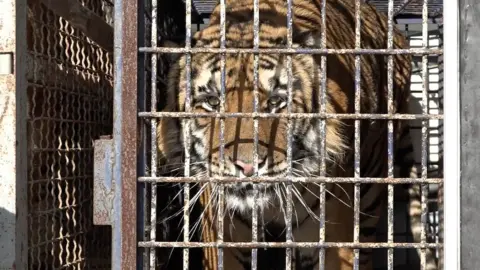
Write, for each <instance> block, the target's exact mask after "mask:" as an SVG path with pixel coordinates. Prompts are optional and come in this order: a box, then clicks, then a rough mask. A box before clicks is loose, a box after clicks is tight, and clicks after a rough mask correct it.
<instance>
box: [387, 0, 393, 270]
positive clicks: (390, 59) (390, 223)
mask: <svg viewBox="0 0 480 270" xmlns="http://www.w3.org/2000/svg"><path fill="white" fill-rule="evenodd" d="M392 48H393V0H389V1H388V37H387V49H392ZM387 72H388V74H387V83H388V90H387V92H388V93H387V98H388V105H387V107H388V113H389V114H392V113H393V112H392V109H393V55H389V56H388V68H387ZM387 126H388V140H387V141H388V177H391V178H393V177H394V175H393V157H394V152H393V151H394V147H393V121H392V120H388V123H387ZM393 194H394V186H393V185H388V207H387V208H388V211H387V212H388V213H387V222H388V229H387V241H388V243H393V217H394V215H393V214H394V205H393ZM387 255H388V257H387V265H388V270H393V248H389V249H388V251H387Z"/></svg>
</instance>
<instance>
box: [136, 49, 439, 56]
mask: <svg viewBox="0 0 480 270" xmlns="http://www.w3.org/2000/svg"><path fill="white" fill-rule="evenodd" d="M139 51H140V52H143V53H193V54H194V53H219V54H220V53H230V54H237V53H262V54H277V53H280V54H357V55H361V54H368V55H370V54H385V55H396V54H410V55H412V54H413V55H441V54H443V50H442V49H423V48H418V49H310V48H292V49H287V48H259V49H254V48H225V49H221V48H191V49H187V48H167V47H140V49H139Z"/></svg>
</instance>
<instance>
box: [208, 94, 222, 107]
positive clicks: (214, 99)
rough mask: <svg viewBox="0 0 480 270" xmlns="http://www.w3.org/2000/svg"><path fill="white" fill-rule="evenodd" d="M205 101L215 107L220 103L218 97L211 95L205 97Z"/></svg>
mask: <svg viewBox="0 0 480 270" xmlns="http://www.w3.org/2000/svg"><path fill="white" fill-rule="evenodd" d="M207 102H208V104H209V105H210V106H212V107H217V106H218V105H219V104H220V99H219V98H218V97H214V96H211V97H208V98H207Z"/></svg>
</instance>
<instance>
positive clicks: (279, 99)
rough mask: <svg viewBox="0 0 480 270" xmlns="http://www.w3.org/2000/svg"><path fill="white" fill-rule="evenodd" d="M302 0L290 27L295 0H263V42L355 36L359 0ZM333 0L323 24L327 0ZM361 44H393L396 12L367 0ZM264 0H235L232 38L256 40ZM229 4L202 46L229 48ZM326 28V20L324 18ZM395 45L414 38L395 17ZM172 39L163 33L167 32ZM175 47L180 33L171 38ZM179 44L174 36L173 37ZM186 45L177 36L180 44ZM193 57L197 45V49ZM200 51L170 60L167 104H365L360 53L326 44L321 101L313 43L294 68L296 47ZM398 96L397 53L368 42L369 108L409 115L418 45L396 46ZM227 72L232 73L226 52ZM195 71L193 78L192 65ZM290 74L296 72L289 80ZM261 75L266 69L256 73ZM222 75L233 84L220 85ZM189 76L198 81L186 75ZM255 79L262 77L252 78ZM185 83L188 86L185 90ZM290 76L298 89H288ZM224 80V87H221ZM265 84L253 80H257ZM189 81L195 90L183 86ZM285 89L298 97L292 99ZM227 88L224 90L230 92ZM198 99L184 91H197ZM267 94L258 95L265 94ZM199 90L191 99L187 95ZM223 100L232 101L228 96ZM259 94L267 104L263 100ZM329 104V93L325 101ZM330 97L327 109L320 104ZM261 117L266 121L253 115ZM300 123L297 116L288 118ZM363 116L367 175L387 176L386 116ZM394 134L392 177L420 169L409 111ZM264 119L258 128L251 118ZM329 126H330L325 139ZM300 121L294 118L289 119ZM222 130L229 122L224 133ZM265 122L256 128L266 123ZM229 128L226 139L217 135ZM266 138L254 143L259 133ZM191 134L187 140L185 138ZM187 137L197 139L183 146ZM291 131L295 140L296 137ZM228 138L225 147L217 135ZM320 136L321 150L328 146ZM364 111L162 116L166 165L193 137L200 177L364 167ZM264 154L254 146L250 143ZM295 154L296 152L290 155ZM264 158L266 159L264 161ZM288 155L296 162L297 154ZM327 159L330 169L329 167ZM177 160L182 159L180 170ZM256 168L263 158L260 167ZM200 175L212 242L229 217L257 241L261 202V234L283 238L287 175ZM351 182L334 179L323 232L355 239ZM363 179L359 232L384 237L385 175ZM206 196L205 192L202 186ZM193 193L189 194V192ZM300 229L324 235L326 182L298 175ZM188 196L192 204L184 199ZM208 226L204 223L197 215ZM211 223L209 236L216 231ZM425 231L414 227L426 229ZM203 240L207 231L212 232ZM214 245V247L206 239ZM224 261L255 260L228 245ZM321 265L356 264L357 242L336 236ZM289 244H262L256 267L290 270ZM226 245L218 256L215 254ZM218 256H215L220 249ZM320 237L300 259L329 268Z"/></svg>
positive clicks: (304, 44)
mask: <svg viewBox="0 0 480 270" xmlns="http://www.w3.org/2000/svg"><path fill="white" fill-rule="evenodd" d="M324 1H326V2H325V3H323V2H322V0H292V33H291V36H290V35H289V30H288V27H287V18H288V6H287V1H285V0H259V1H258V7H259V29H258V45H259V48H263V49H278V48H288V46H289V37H291V41H292V42H291V44H290V45H291V47H292V48H294V49H301V48H307V49H308V48H321V47H322V32H323V31H322V30H325V34H326V36H325V42H326V48H328V49H353V48H355V45H356V42H355V40H356V39H355V36H356V35H355V26H356V21H355V11H356V7H355V1H354V0H324ZM323 4H325V6H324V8H325V11H326V14H325V16H326V17H325V25H323V23H322V5H323ZM360 12H361V19H360V20H361V29H360V38H361V43H360V47H361V48H363V49H386V48H387V42H388V37H387V33H388V20H387V16H386V15H385V14H383V13H381V12H379V11H378V10H377V9H376V8H375V7H374V6H372V5H370V4H368V3H362V4H361V5H360ZM253 14H254V5H253V1H252V0H226V1H225V24H224V27H225V39H224V45H225V47H226V48H250V49H251V48H253V47H254V45H255V30H254V15H253ZM221 17H222V16H221V5H220V4H217V6H216V7H215V9H214V10H213V12H212V14H211V16H210V19H209V22H208V24H207V25H206V26H205V28H203V29H202V30H200V31H198V32H196V33H195V35H194V36H193V39H192V43H191V46H192V47H193V48H221V46H222V39H221V33H222V28H221V25H222V24H221ZM324 28H325V29H324ZM392 31H393V32H392V33H393V46H392V48H393V49H405V48H408V42H407V40H406V38H405V36H404V35H403V34H402V33H401V32H400V30H399V29H397V28H396V27H393V30H392ZM164 44H167V43H164ZM168 44H170V45H172V43H168ZM172 46H173V45H172ZM178 46H180V45H178ZM187 57H190V58H188V59H187ZM223 57H224V58H223V60H222V55H221V54H218V53H213V52H208V51H205V52H198V53H194V54H191V55H190V56H186V55H184V54H180V55H177V56H175V58H174V59H173V60H172V61H173V65H172V66H171V67H170V70H169V74H168V81H167V87H166V91H165V93H164V95H165V97H164V98H165V101H164V103H165V105H164V107H163V108H162V110H161V111H162V112H185V111H190V112H193V113H218V112H220V111H224V112H225V113H252V112H255V111H257V112H259V113H271V114H277V113H286V112H290V113H292V114H296V113H318V112H322V111H324V112H326V113H328V114H346V113H350V114H351V113H355V111H356V108H355V99H356V87H355V74H356V68H355V62H356V61H355V55H353V54H349V53H342V54H327V55H326V56H325V58H326V63H327V64H326V72H325V76H326V78H325V83H326V87H325V88H326V93H325V103H322V102H321V101H322V100H321V99H322V98H321V96H322V95H321V81H322V72H321V59H322V55H320V54H314V53H299V54H291V58H290V59H291V62H290V63H291V68H292V70H291V71H292V74H289V68H288V63H287V62H288V61H289V59H288V56H287V55H286V54H281V53H276V52H269V53H259V54H258V62H257V63H258V73H255V71H254V66H255V59H256V58H255V54H254V53H251V52H238V53H237V52H231V53H230V52H227V53H225V54H224V56H223ZM392 58H393V66H392V69H393V70H392V73H393V101H392V103H391V104H390V108H389V105H388V102H387V98H388V92H389V91H388V78H387V74H388V72H387V71H388V70H387V56H386V55H380V54H362V55H361V56H360V61H359V65H360V68H361V72H360V82H359V83H360V85H359V87H358V88H359V91H358V93H357V94H358V97H359V98H360V100H359V102H358V104H359V108H357V109H358V110H359V112H360V113H363V114H387V113H393V114H395V113H400V114H401V113H408V103H409V99H410V97H409V96H410V92H409V87H410V75H411V72H412V67H411V56H410V55H409V54H394V55H393V56H392ZM223 61H224V64H225V70H224V73H223V75H222V70H223V69H222V62H223ZM188 63H190V66H191V69H190V72H189V73H190V76H189V78H187V73H188V69H187V68H186V67H187V64H188ZM289 75H293V76H292V77H291V80H292V81H291V82H289ZM256 76H258V77H256ZM222 77H223V78H224V79H225V82H224V83H225V85H224V86H223V87H222ZM187 79H190V81H187ZM255 82H257V84H256V85H255ZM187 88H188V89H187ZM290 88H291V92H289V89H290ZM222 89H223V90H224V92H223V95H222ZM255 89H256V90H257V91H254V90H255ZM187 91H189V92H188V93H189V94H188V93H187ZM289 93H290V94H291V103H290V104H291V105H290V106H289V104H288V103H289V102H288V101H289ZM222 96H223V98H222ZM187 97H188V98H187ZM256 97H257V98H256ZM186 101H189V102H190V103H189V104H186ZM223 101H224V103H223V104H222V102H223ZM255 101H258V102H257V104H256V105H257V106H256V108H255V104H254V103H255ZM322 104H324V105H322ZM323 106H325V107H324V108H322V107H323ZM255 121H256V123H255ZM289 121H290V124H289ZM358 121H359V123H360V124H359V135H360V136H359V138H360V140H359V149H360V153H359V156H360V164H357V165H358V167H359V171H357V173H358V174H359V175H360V176H361V177H388V174H389V173H388V172H389V170H388V169H389V168H388V167H389V166H388V162H387V161H388V158H387V157H388V154H389V153H388V152H389V151H388V143H387V140H388V137H387V130H388V124H387V123H388V122H387V120H385V119H365V118H363V119H361V120H358ZM392 123H393V135H394V136H393V140H394V147H395V149H394V153H395V154H394V164H393V165H394V169H395V170H394V176H395V177H401V178H403V177H411V176H412V174H414V173H415V165H414V160H413V157H412V151H413V150H412V149H413V146H412V142H411V136H410V131H409V125H408V122H407V121H402V120H392ZM256 124H258V126H257V127H258V128H255V125H256ZM322 125H324V127H325V130H324V131H325V132H324V135H325V138H324V140H325V141H324V142H325V143H324V144H322V143H321V142H322V138H321V134H322ZM289 127H290V129H289ZM222 129H223V133H222ZM255 131H258V132H257V133H258V134H255V133H256V132H255ZM221 133H222V135H223V136H222V138H221V136H220V135H221ZM256 136H257V138H258V141H257V142H258V143H257V144H256V143H255V141H256V140H255V137H256ZM187 137H188V138H187ZM186 142H189V144H188V145H187V144H186ZM289 142H290V143H291V148H290V149H289V147H288V143H289ZM221 144H223V147H222V146H221ZM322 145H324V148H323V147H322ZM354 146H355V120H354V119H351V118H339V117H326V118H315V117H303V118H302V117H293V118H291V119H290V120H289V119H287V118H282V117H276V118H268V117H261V118H257V119H256V120H255V119H253V118H252V117H250V118H248V117H244V118H240V117H239V118H236V117H226V118H223V120H222V119H220V118H218V117H217V118H211V117H210V118H208V117H195V118H192V119H190V120H186V119H181V118H174V117H161V118H160V119H159V121H158V125H157V149H158V154H159V160H160V164H161V165H160V166H161V167H163V168H167V167H168V168H169V169H166V170H165V171H166V172H169V171H172V170H175V171H176V173H177V174H178V173H179V171H182V170H183V167H182V166H185V164H184V158H185V154H184V153H185V149H189V152H190V163H189V169H190V175H189V176H194V177H218V176H225V177H239V178H248V177H252V176H254V175H258V176H259V177H262V176H263V177H265V176H267V177H277V178H285V177H288V176H294V177H318V176H322V175H321V171H324V173H325V176H327V177H344V178H348V177H354V176H355V166H354V165H355V151H354V148H355V147H354ZM255 148H256V150H257V157H256V158H254V153H253V152H254V150H255ZM289 153H290V154H289ZM254 160H257V162H258V163H257V164H254ZM289 160H291V165H292V166H291V167H290V164H288V163H289ZM322 160H325V162H324V163H325V167H324V169H322V168H321V166H322V165H321V164H322ZM172 168H174V169H172ZM256 168H258V170H257V169H256ZM195 185H196V186H199V187H200V188H198V190H197V191H196V192H197V193H195V195H192V196H193V197H192V200H194V199H195V200H197V199H199V198H200V199H199V201H200V204H201V205H202V207H203V211H204V212H203V213H202V222H203V223H202V224H203V225H202V226H203V228H202V230H203V231H204V232H205V235H209V236H208V238H209V239H210V242H211V241H213V242H214V241H217V240H218V239H219V238H218V235H217V233H216V232H217V231H218V230H219V229H220V228H219V227H217V225H218V219H219V218H222V219H223V220H224V222H223V228H221V229H222V230H223V238H222V239H221V240H222V241H223V242H250V241H252V239H253V238H252V213H253V209H254V204H255V203H256V205H257V206H256V207H257V210H258V211H257V214H258V224H257V225H258V226H257V228H258V239H257V240H258V241H264V242H285V241H286V240H287V239H286V231H287V227H288V226H287V220H288V219H287V218H286V214H287V203H288V202H287V200H288V197H287V186H288V183H272V182H255V183H254V182H237V183H234V182H233V183H231V182H228V183H221V184H220V183H196V184H195ZM354 186H355V184H351V183H332V182H327V183H325V190H326V192H325V207H324V211H325V224H324V225H325V227H324V232H325V238H324V239H323V240H324V241H326V242H352V241H354V236H355V233H354V231H355V228H354V203H353V198H354V196H355V194H354V192H355V188H354ZM359 186H360V188H359V189H360V211H359V212H360V215H359V228H358V232H359V236H358V240H359V242H375V239H376V233H375V232H376V227H377V224H378V220H379V217H380V214H381V211H382V208H383V207H384V206H385V203H386V185H384V184H371V183H362V184H360V185H359ZM220 188H224V202H225V209H224V212H220V213H218V212H219V211H217V210H218V207H219V206H220V202H219V194H220V192H219V191H220ZM205 194H207V195H205ZM192 203H193V202H192ZM291 204H292V218H291V223H292V224H291V238H292V239H290V240H292V241H295V242H312V241H313V242H317V241H319V239H320V229H319V228H320V221H321V218H320V217H319V212H320V207H321V205H320V203H319V184H318V183H312V182H292V183H291ZM186 207H188V206H186ZM196 225H198V223H196ZM212 235H213V236H212ZM417 237H418V236H417ZM204 239H205V238H204ZM204 250H206V249H204ZM222 250H223V265H224V268H225V269H228V270H237V269H238V270H240V269H251V261H252V256H251V250H250V249H247V248H232V247H225V248H223V249H222ZM324 252H325V253H324V256H325V257H324V263H325V264H324V268H322V269H328V270H332V269H339V270H340V269H341V270H347V269H353V268H354V261H355V257H356V255H355V251H354V250H353V249H351V248H348V247H328V248H326V249H325V251H324ZM285 254H286V253H285V249H280V248H259V249H258V257H257V258H258V260H257V266H258V269H262V270H263V269H285V268H286V260H285V259H283V258H285ZM371 254H372V250H371V249H364V248H362V249H360V251H359V260H358V263H359V269H365V270H366V269H373V259H372V255H371ZM215 256H217V255H215ZM215 256H213V257H212V256H210V257H209V258H210V260H217V259H218V257H215ZM320 263H321V262H320V257H319V249H318V248H297V247H296V248H293V249H292V258H291V264H292V269H320ZM204 269H216V265H215V263H212V262H204Z"/></svg>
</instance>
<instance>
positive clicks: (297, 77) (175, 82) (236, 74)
mask: <svg viewBox="0 0 480 270" xmlns="http://www.w3.org/2000/svg"><path fill="white" fill-rule="evenodd" d="M261 12H262V11H261ZM229 13H230V14H229ZM214 14H215V13H214ZM242 14H243V13H242V11H241V10H240V11H238V10H227V16H226V18H227V28H226V47H227V48H253V38H254V36H253V27H252V22H251V17H252V16H251V15H249V16H246V15H245V14H243V15H244V16H243V17H242ZM252 14H253V13H252ZM271 16H274V15H271V14H270V17H271ZM270 17H269V13H265V14H261V16H260V18H263V20H265V21H263V22H262V23H261V27H260V31H259V37H260V47H261V48H285V47H286V44H287V43H286V40H287V39H286V37H287V28H286V27H281V26H277V25H272V24H271V23H267V20H268V19H269V18H270ZM284 18H285V17H284ZM274 19H275V20H278V17H274V18H270V20H274ZM217 20H219V18H217V17H215V16H212V18H211V21H210V25H209V26H207V27H206V28H205V29H203V30H202V31H200V32H197V33H196V35H195V37H194V38H195V45H194V46H195V47H210V48H219V47H220V28H219V23H218V21H217ZM285 21H286V20H285ZM283 24H285V23H284V22H283ZM279 25H280V24H279ZM315 36H316V34H315V32H313V31H312V32H303V33H300V34H295V35H294V36H293V46H294V47H311V46H316V45H318V44H317V43H318V42H317V40H316V39H315ZM317 58H319V56H314V55H308V54H296V55H293V56H292V70H293V77H292V78H291V79H292V82H291V83H292V103H291V112H292V113H313V112H319V111H320V107H319V104H320V103H319V96H320V95H319V89H320V77H319V76H320V65H319V61H318V59H317ZM258 59H259V60H258V104H257V111H258V112H264V113H286V112H287V99H288V94H287V85H288V76H287V73H288V72H287V69H288V66H287V56H286V55H280V54H261V55H259V57H258ZM186 64H187V63H186V56H181V57H179V59H178V60H177V61H176V63H175V65H174V66H173V67H172V68H171V70H170V74H169V81H168V90H167V105H166V108H165V109H164V111H170V112H184V111H185V110H186V104H185V98H186V91H187V87H188V83H187V80H186V78H187V70H186ZM221 71H222V69H221V55H220V54H212V53H197V54H192V55H191V83H190V89H191V104H190V108H191V112H196V113H205V112H219V111H220V106H221V89H222V79H221V77H222V75H221V74H222V73H221ZM254 81H255V80H254V55H253V54H250V53H238V54H227V55H226V56H225V88H224V90H225V103H224V110H225V112H227V113H252V112H254V100H255V98H254V88H255V85H254ZM335 99H336V100H337V101H338V100H342V99H345V97H343V96H342V93H338V94H337V96H336V97H335ZM329 100H331V93H328V94H327V106H326V111H327V112H334V111H338V110H346V107H345V106H344V105H343V104H340V105H339V104H331V102H329ZM334 107H335V108H334ZM221 128H222V127H221V120H220V119H219V118H216V119H215V118H194V119H192V120H191V121H190V124H187V121H186V120H182V119H177V118H162V119H161V120H160V123H159V126H158V146H159V150H160V153H161V154H162V156H163V157H164V158H165V159H166V160H167V164H168V163H169V162H170V163H172V164H173V163H175V164H180V163H181V159H182V157H183V151H184V147H185V134H186V131H187V130H188V131H189V133H190V135H191V139H190V143H191V145H190V149H191V151H190V152H191V164H192V165H191V169H192V173H191V175H202V176H220V175H223V176H233V177H250V176H253V175H254V168H255V164H254V163H253V162H254V141H255V134H254V130H255V128H254V119H253V118H225V119H224V134H223V136H221V135H222V134H221ZM320 134H321V133H320V120H319V119H292V173H293V175H296V176H316V175H318V172H319V170H320V164H321V162H320V157H321V151H322V150H321V148H320V145H321V143H320V142H321V138H320ZM340 134H341V122H340V121H338V120H336V119H328V120H326V153H325V156H326V158H327V160H329V161H333V160H335V158H338V157H340V156H341V154H342V152H343V151H344V148H345V142H344V139H343V138H342V137H341V135H340ZM287 135H288V120H287V119H286V118H260V119H258V148H257V153H258V159H257V160H258V176H270V177H279V176H284V175H286V173H287V168H288V164H287V142H288V136H287ZM221 137H223V144H224V151H223V157H224V170H223V174H222V172H221V171H220V169H221V168H220V166H221V160H220V158H221V143H222V141H221ZM175 158H177V159H176V160H175ZM281 188H283V185H282V184H273V183H272V184H270V183H255V184H253V183H245V182H243V183H232V184H230V183H229V184H226V194H225V196H226V202H227V208H229V209H231V210H236V211H240V212H248V211H249V210H250V209H251V208H252V207H253V202H254V191H258V196H259V201H260V205H259V207H260V208H262V207H266V206H268V205H271V204H275V199H276V198H278V196H279V192H281V190H279V189H281Z"/></svg>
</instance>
